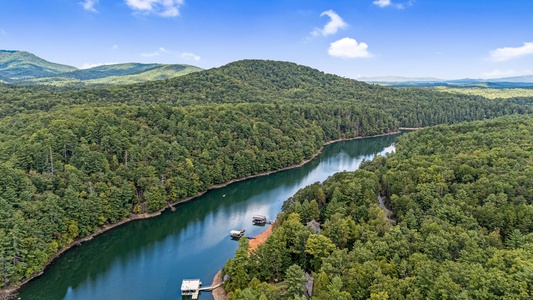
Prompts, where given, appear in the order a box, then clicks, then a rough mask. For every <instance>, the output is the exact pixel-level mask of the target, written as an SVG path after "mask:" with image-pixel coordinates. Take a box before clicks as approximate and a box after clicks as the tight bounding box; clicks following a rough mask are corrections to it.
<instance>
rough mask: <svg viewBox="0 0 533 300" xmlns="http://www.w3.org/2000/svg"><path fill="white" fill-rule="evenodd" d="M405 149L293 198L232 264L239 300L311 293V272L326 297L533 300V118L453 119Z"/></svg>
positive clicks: (319, 295) (407, 139) (319, 294)
mask: <svg viewBox="0 0 533 300" xmlns="http://www.w3.org/2000/svg"><path fill="white" fill-rule="evenodd" d="M396 149H397V150H396V153H395V154H392V155H388V156H387V157H378V158H376V159H375V160H374V161H372V162H366V163H364V164H363V165H362V167H361V169H359V170H357V171H355V172H344V173H338V174H336V175H335V176H333V177H332V178H330V179H328V180H327V181H325V182H324V183H323V184H320V183H316V184H313V185H312V186H309V187H307V188H305V189H302V190H300V191H299V192H298V193H297V194H296V195H294V197H292V198H290V199H288V200H287V201H286V202H285V203H284V207H283V212H282V213H280V214H279V215H278V223H279V224H278V225H277V226H276V228H275V229H274V232H273V234H272V236H271V237H270V238H269V239H268V240H267V241H266V243H264V244H262V245H260V246H259V247H258V248H257V249H256V250H254V251H253V253H252V254H251V256H249V255H248V244H247V241H245V240H243V241H242V242H241V245H240V247H239V249H238V250H237V253H236V256H235V259H231V260H229V261H228V263H227V264H226V267H225V268H224V271H225V272H226V273H227V274H229V275H230V277H231V281H230V282H228V283H227V284H226V289H227V290H228V291H230V292H231V293H230V298H231V299H234V300H238V299H274V300H275V299H304V297H303V295H304V284H305V283H306V282H307V281H308V280H307V279H306V277H305V276H304V272H308V273H310V274H312V275H313V277H314V285H313V290H312V294H313V297H312V299H317V300H318V299H531V298H532V297H533V294H532V291H533V180H532V178H533V168H532V167H533V118H532V117H531V116H520V117H518V116H512V117H504V118H498V119H496V120H488V121H478V122H470V123H463V124H459V125H452V126H449V125H446V126H442V125H441V126H437V127H434V128H429V129H424V130H420V131H417V132H413V133H409V134H407V135H403V136H401V137H400V138H399V141H398V143H397V148H396ZM378 197H383V198H384V199H385V203H386V204H387V205H388V206H389V208H390V209H391V210H392V211H393V213H394V214H393V216H392V218H393V219H394V220H389V219H388V218H387V215H386V213H385V212H384V210H383V209H382V208H380V205H379V204H378V202H379V201H378ZM313 219H314V220H317V221H319V222H320V223H321V228H320V229H321V231H319V232H317V231H313V230H312V229H311V228H310V227H306V223H307V222H309V221H310V220H313ZM396 223H397V224H396ZM393 224H396V225H393ZM274 281H278V284H275V285H273V284H269V283H271V282H274ZM280 287H281V288H283V290H285V291H286V292H285V293H284V294H281V293H280Z"/></svg>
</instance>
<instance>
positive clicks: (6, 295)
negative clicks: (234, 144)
mask: <svg viewBox="0 0 533 300" xmlns="http://www.w3.org/2000/svg"><path fill="white" fill-rule="evenodd" d="M398 130H406V129H401V128H400V129H398ZM399 133H400V131H393V132H388V133H381V134H377V135H372V136H357V137H353V138H340V139H336V140H331V141H327V142H324V143H323V145H322V147H320V149H318V151H317V152H316V153H314V154H313V155H312V156H311V157H310V158H308V159H305V160H303V161H302V162H300V163H298V164H294V165H290V166H287V167H283V168H281V169H276V170H271V171H266V172H262V173H258V174H255V175H250V176H246V177H242V178H236V179H232V180H230V181H228V182H225V183H219V184H215V185H212V186H211V187H209V188H207V189H206V190H203V191H201V192H199V193H197V194H196V195H194V196H189V197H186V198H182V199H179V200H177V201H174V202H171V203H167V205H165V206H164V207H163V208H161V209H159V210H157V211H155V212H152V213H142V214H132V215H130V216H129V217H127V218H125V219H122V220H120V221H118V222H117V223H113V224H108V225H105V226H103V227H100V228H99V229H98V230H97V231H96V232H94V233H91V234H90V235H88V236H86V237H83V238H80V239H76V240H74V241H72V242H71V243H70V244H68V245H66V246H65V247H63V248H61V249H60V250H58V251H57V252H56V253H55V254H54V255H53V256H52V257H51V258H50V259H49V260H48V261H47V262H46V264H44V265H43V267H42V268H41V270H40V271H39V272H37V273H34V274H32V275H31V276H30V277H28V278H26V279H23V280H21V281H19V282H18V283H16V284H14V285H11V286H7V287H4V288H1V289H0V300H4V299H10V298H11V297H13V294H14V293H16V292H17V291H18V290H19V289H20V288H22V287H23V286H24V285H25V284H27V283H28V282H30V281H31V280H33V279H35V278H37V277H39V276H41V275H42V274H43V273H44V271H45V270H46V268H47V267H48V266H50V265H51V264H52V263H53V262H54V261H55V260H56V259H58V258H59V257H60V256H61V254H63V253H65V252H66V251H67V250H69V249H71V248H73V247H75V246H79V245H81V243H83V242H87V241H90V240H92V239H94V238H95V237H96V236H98V235H100V234H102V233H104V232H107V231H109V230H111V229H113V228H115V227H118V226H120V225H123V224H126V223H128V222H131V221H135V220H143V219H148V218H152V217H156V216H159V215H161V213H163V212H164V211H165V210H167V209H171V210H173V209H175V206H176V205H178V204H180V203H185V202H188V201H191V200H193V199H195V198H198V197H200V196H202V195H204V194H205V193H207V192H209V191H211V190H214V189H219V188H223V187H226V186H228V185H230V184H233V183H236V182H240V181H244V180H247V179H252V178H256V177H262V176H267V175H270V174H274V173H277V172H282V171H286V170H290V169H295V168H299V167H301V166H303V165H305V164H307V163H309V162H310V161H312V160H314V159H315V158H316V157H317V156H318V155H320V154H321V153H322V151H323V150H324V147H325V146H327V145H331V144H334V143H338V142H344V141H352V140H360V139H366V138H373V137H381V136H388V135H395V134H399Z"/></svg>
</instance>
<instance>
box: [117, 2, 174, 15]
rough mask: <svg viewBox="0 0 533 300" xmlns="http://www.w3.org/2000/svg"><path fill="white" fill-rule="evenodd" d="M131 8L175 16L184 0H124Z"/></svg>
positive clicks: (142, 11) (145, 12) (148, 12)
mask: <svg viewBox="0 0 533 300" xmlns="http://www.w3.org/2000/svg"><path fill="white" fill-rule="evenodd" d="M125 1H126V4H127V5H128V6H129V7H130V8H131V9H133V10H135V11H138V12H140V13H143V14H155V15H158V16H162V17H176V16H178V15H179V14H180V11H179V8H180V6H182V5H183V2H184V0H125Z"/></svg>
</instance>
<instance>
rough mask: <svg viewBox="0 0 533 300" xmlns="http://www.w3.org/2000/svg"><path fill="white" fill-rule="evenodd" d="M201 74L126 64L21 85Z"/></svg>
mask: <svg viewBox="0 0 533 300" xmlns="http://www.w3.org/2000/svg"><path fill="white" fill-rule="evenodd" d="M200 70H202V69H201V68H198V67H195V66H191V65H179V64H175V65H165V64H139V63H126V64H113V65H103V66H97V67H93V68H89V69H82V70H75V71H72V72H68V73H62V74H59V75H56V76H49V77H42V78H36V79H31V80H25V81H22V82H21V83H22V84H25V85H28V84H30V85H31V84H41V85H52V86H67V87H68V86H79V87H95V86H106V85H125V84H132V83H138V82H145V81H152V80H162V79H167V78H172V77H177V76H182V75H185V74H189V73H192V72H197V71H200Z"/></svg>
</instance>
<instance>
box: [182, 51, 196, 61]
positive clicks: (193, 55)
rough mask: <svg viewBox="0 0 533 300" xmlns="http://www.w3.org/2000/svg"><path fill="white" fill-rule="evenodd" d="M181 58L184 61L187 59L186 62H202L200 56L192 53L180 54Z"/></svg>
mask: <svg viewBox="0 0 533 300" xmlns="http://www.w3.org/2000/svg"><path fill="white" fill-rule="evenodd" d="M180 57H181V58H183V59H186V60H190V59H192V60H194V61H200V56H198V55H196V54H194V53H191V52H183V53H180Z"/></svg>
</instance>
